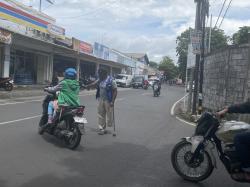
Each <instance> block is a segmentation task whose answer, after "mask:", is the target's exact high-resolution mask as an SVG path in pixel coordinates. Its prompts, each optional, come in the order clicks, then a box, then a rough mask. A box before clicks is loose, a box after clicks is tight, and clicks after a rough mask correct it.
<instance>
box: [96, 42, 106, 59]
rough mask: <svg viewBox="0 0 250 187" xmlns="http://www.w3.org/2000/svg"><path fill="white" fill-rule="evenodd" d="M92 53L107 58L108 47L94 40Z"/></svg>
mask: <svg viewBox="0 0 250 187" xmlns="http://www.w3.org/2000/svg"><path fill="white" fill-rule="evenodd" d="M94 55H95V56H96V57H98V58H102V59H104V60H109V48H108V47H106V46H104V45H102V44H100V43H97V42H95V44H94Z"/></svg>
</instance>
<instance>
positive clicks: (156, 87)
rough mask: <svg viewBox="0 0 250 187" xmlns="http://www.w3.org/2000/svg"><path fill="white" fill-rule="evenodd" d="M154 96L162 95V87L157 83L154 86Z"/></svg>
mask: <svg viewBox="0 0 250 187" xmlns="http://www.w3.org/2000/svg"><path fill="white" fill-rule="evenodd" d="M153 94H154V97H159V96H160V94H161V86H160V84H159V83H157V82H155V83H154V84H153Z"/></svg>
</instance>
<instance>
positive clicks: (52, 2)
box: [39, 0, 54, 12]
mask: <svg viewBox="0 0 250 187" xmlns="http://www.w3.org/2000/svg"><path fill="white" fill-rule="evenodd" d="M45 1H47V2H48V3H50V4H54V1H52V0H45ZM39 11H40V12H42V0H40V3H39Z"/></svg>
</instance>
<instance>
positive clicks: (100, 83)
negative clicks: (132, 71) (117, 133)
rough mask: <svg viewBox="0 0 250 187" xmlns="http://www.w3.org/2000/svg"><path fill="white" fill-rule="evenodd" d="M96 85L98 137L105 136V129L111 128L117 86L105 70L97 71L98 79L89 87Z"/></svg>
mask: <svg viewBox="0 0 250 187" xmlns="http://www.w3.org/2000/svg"><path fill="white" fill-rule="evenodd" d="M96 84H97V92H96V99H98V102H99V103H98V127H99V132H98V134H99V135H103V134H106V133H107V131H106V127H107V126H108V127H112V126H113V119H114V116H113V114H114V113H113V110H114V102H115V99H116V96H117V85H116V82H115V81H114V80H113V78H112V77H111V76H108V72H107V71H106V70H100V71H99V78H98V80H96V81H95V82H93V83H91V84H90V85H88V87H89V86H92V85H96Z"/></svg>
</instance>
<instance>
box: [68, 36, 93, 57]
mask: <svg viewBox="0 0 250 187" xmlns="http://www.w3.org/2000/svg"><path fill="white" fill-rule="evenodd" d="M73 49H74V50H75V51H78V52H79V53H86V54H93V47H92V45H91V44H89V43H87V42H83V41H80V40H78V39H76V38H73Z"/></svg>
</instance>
